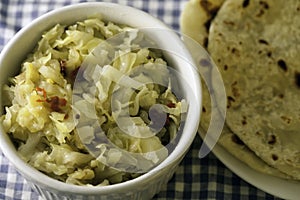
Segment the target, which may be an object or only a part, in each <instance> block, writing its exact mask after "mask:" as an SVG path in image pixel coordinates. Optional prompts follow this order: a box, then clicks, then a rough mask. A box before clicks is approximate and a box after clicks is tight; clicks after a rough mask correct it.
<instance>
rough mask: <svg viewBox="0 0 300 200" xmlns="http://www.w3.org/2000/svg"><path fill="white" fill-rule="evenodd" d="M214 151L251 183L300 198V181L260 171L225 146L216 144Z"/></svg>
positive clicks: (269, 190) (272, 191)
mask: <svg viewBox="0 0 300 200" xmlns="http://www.w3.org/2000/svg"><path fill="white" fill-rule="evenodd" d="M213 153H214V154H215V155H216V157H217V158H218V159H219V160H220V161H221V162H223V163H224V165H226V166H227V167H228V168H229V169H230V170H231V171H233V172H234V173H235V174H237V175H238V176H239V177H241V178H242V179H244V180H245V181H247V182H248V183H250V184H251V185H253V186H255V187H257V188H259V189H261V190H263V191H265V192H267V193H269V194H272V195H274V196H277V197H280V198H282V199H299V198H300V182H299V181H290V180H285V179H281V178H277V177H273V176H270V175H267V174H263V173H260V172H258V171H256V170H254V169H252V168H251V167H249V166H248V165H246V164H245V163H244V162H242V161H240V160H238V159H237V158H235V157H234V156H233V155H231V154H230V153H229V152H228V151H226V150H225V149H224V148H223V147H221V146H220V145H218V144H216V145H215V147H214V148H213Z"/></svg>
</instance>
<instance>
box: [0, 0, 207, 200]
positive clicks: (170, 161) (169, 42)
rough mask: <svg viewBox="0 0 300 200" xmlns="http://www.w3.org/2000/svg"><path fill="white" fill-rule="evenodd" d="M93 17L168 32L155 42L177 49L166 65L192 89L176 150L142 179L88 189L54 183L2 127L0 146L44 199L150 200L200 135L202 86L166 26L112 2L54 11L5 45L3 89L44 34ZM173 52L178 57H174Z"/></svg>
mask: <svg viewBox="0 0 300 200" xmlns="http://www.w3.org/2000/svg"><path fill="white" fill-rule="evenodd" d="M94 14H101V15H102V17H103V18H104V19H105V20H108V21H112V22H115V23H120V24H127V25H129V26H132V27H137V28H144V27H149V28H157V29H160V30H166V31H158V32H156V33H157V34H154V35H151V39H152V40H154V42H156V43H157V44H159V47H160V48H162V49H167V50H170V51H173V52H172V53H170V55H167V57H168V59H169V60H168V61H171V63H172V65H174V67H175V68H176V70H177V71H179V72H180V73H181V74H182V76H183V78H184V79H186V81H188V82H189V85H190V86H189V87H190V88H189V89H187V88H185V89H186V90H185V91H184V93H185V95H186V98H187V100H188V102H189V105H190V108H191V109H189V111H188V114H187V118H186V123H185V126H184V130H183V133H182V134H183V136H182V137H181V138H180V140H179V142H178V145H177V146H176V148H175V150H174V151H173V152H172V153H171V155H170V156H169V157H168V158H167V159H166V160H164V161H163V162H162V163H161V164H160V165H159V166H157V167H156V168H154V169H153V170H151V171H149V172H147V173H146V174H144V175H142V176H140V177H138V178H135V179H133V180H130V181H127V182H124V183H119V184H115V185H110V186H104V187H96V186H95V187H88V186H76V185H71V184H66V183H63V182H60V181H57V180H54V179H52V178H50V177H48V176H46V175H45V174H43V173H41V172H39V171H38V170H36V169H34V168H33V167H31V166H29V165H28V164H26V163H25V162H23V160H21V159H20V157H19V156H18V154H17V152H16V150H15V148H14V146H13V144H12V142H11V141H10V139H9V137H8V135H7V134H6V133H5V132H4V131H3V128H2V127H1V126H0V147H1V150H2V152H3V153H4V155H5V156H6V157H7V158H8V159H9V161H10V162H11V163H12V164H13V165H14V166H15V168H16V169H17V171H18V172H20V173H21V174H22V175H23V176H24V178H25V179H26V180H27V181H28V183H29V184H30V185H31V186H32V187H33V188H34V189H35V190H36V191H37V192H38V193H39V194H40V195H42V196H43V197H44V198H45V199H57V200H58V199H59V200H61V199H72V200H73V199H110V200H112V199H143V200H144V199H150V198H152V197H153V196H154V195H155V194H156V193H158V192H159V191H160V190H161V187H162V186H163V185H164V184H166V183H167V182H168V181H169V179H170V178H171V177H172V175H173V174H174V172H175V170H176V167H177V166H178V165H179V163H180V161H181V160H182V158H183V157H184V155H185V153H186V152H187V150H188V149H189V147H190V145H191V143H192V141H193V139H194V137H195V135H196V131H197V129H198V123H199V118H200V105H201V85H200V80H199V77H198V73H197V71H196V70H195V69H194V66H193V62H192V61H191V60H192V59H191V57H190V55H189V53H188V51H187V50H186V48H185V46H184V44H183V43H182V41H181V40H180V38H179V37H178V36H177V35H176V34H175V33H173V32H172V31H167V30H168V27H167V26H166V25H164V24H163V23H162V22H160V21H159V20H158V19H156V18H154V17H152V16H150V15H149V14H147V13H145V12H142V11H140V10H137V9H134V8H131V7H126V6H121V5H118V4H112V3H82V4H76V5H72V6H67V7H63V8H60V9H57V10H54V11H51V12H49V13H47V14H45V15H43V16H42V17H39V18H38V19H36V20H34V21H33V22H32V23H31V24H29V25H28V26H26V27H24V28H23V29H22V30H21V31H19V32H18V33H17V34H16V35H15V36H14V37H13V38H12V39H11V40H10V41H9V43H8V44H7V45H6V46H5V48H4V49H3V51H2V52H1V54H0V85H1V86H3V85H4V84H5V83H7V80H8V77H12V76H14V75H16V74H17V73H18V71H19V69H20V64H21V63H22V61H23V60H24V58H25V57H26V56H27V54H28V53H29V52H31V51H32V50H33V48H34V46H35V45H36V43H37V41H38V40H39V38H40V37H41V35H42V33H43V32H44V31H45V30H48V29H49V28H50V27H52V26H54V25H55V24H57V23H61V24H73V23H75V22H76V21H80V20H83V19H86V18H87V17H89V16H91V15H94ZM158 33H159V34H158ZM175 54H179V56H174V55H175ZM180 57H181V58H180ZM187 90H188V91H187ZM0 106H1V107H2V106H3V105H2V104H0Z"/></svg>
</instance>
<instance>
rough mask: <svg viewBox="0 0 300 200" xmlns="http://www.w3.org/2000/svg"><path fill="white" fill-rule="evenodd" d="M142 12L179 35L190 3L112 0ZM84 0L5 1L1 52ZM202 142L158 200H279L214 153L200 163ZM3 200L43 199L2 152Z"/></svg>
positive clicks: (0, 24)
mask: <svg viewBox="0 0 300 200" xmlns="http://www.w3.org/2000/svg"><path fill="white" fill-rule="evenodd" d="M104 1H105V2H113V3H119V4H124V5H129V6H132V7H136V8H139V9H142V10H144V11H146V12H148V13H150V14H151V15H153V16H155V17H157V18H159V19H160V20H162V21H163V22H165V23H166V24H167V25H169V26H170V27H172V28H173V29H174V30H175V31H179V16H180V13H181V11H182V9H183V7H184V4H185V3H186V2H187V1H186V0H111V1H106V0H104ZM80 2H86V1H80V0H26V1H21V0H1V2H0V51H1V50H2V49H3V47H4V46H5V44H6V43H7V42H8V41H9V39H10V38H12V37H13V36H14V34H15V33H16V32H17V31H19V30H20V29H21V28H22V27H24V26H25V25H27V24H28V23H30V22H31V21H32V20H33V19H35V18H37V17H39V16H40V15H42V14H44V13H46V12H48V11H50V10H53V9H55V8H60V7H62V6H64V5H69V4H75V3H80ZM201 143H202V141H201V139H200V137H199V136H198V135H197V136H196V138H195V141H194V142H193V144H192V146H191V149H190V150H189V152H188V154H187V155H186V157H185V158H184V160H183V161H182V163H181V164H180V166H179V168H178V169H177V171H176V173H175V175H174V176H173V178H172V179H171V180H170V182H169V183H168V184H167V185H166V186H165V187H164V188H163V189H162V191H161V192H160V193H159V194H157V195H156V196H155V197H154V199H157V200H162V199H278V198H276V197H274V196H272V195H270V194H267V193H265V192H263V191H261V190H259V189H257V188H255V187H253V186H252V185H250V184H248V183H247V182H245V181H243V180H242V179H241V178H239V177H238V176H237V175H235V174H234V173H232V172H231V171H230V170H229V169H228V168H226V167H225V166H224V165H223V164H222V163H221V162H220V161H219V160H218V159H217V158H216V157H215V156H214V155H213V154H212V153H210V154H209V155H208V156H206V157H205V158H202V159H199V158H198V152H199V149H200V146H201ZM0 199H14V200H18V199H22V200H24V199H25V200H26V199H32V200H38V199H42V197H40V196H39V195H38V194H37V193H36V192H35V191H33V190H32V189H31V188H30V187H29V185H28V184H27V182H26V181H25V180H24V179H23V177H22V176H21V175H20V174H19V173H18V172H16V171H15V169H14V167H13V166H12V165H11V164H10V163H9V161H8V160H7V158H6V157H5V156H4V155H3V154H2V152H0Z"/></svg>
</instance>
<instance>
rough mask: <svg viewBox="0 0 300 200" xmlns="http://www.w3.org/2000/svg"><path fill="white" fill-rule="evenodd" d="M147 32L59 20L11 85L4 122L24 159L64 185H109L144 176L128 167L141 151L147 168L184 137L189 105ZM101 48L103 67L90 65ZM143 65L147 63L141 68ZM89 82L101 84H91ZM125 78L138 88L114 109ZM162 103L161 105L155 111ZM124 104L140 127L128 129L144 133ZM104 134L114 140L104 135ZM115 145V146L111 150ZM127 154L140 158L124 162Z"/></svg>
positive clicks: (7, 88) (101, 23)
mask: <svg viewBox="0 0 300 200" xmlns="http://www.w3.org/2000/svg"><path fill="white" fill-rule="evenodd" d="M125 32H126V34H124V35H122V33H125ZM118 35H121V36H122V37H119V38H118V37H117V36H118ZM116 37H117V39H120V38H121V44H120V46H119V49H118V51H115V50H114V49H113V50H112V48H113V47H112V46H111V45H109V44H108V43H109V42H107V41H109V40H110V39H113V38H116ZM142 37H143V36H142V35H141V34H140V33H139V31H138V30H137V29H133V28H131V27H128V26H125V25H120V24H116V23H112V22H106V21H103V20H101V19H100V18H90V19H86V20H83V21H79V22H77V23H75V24H72V25H60V24H57V25H55V26H54V27H53V28H51V29H49V30H48V31H46V32H45V33H44V34H43V36H42V38H41V39H40V40H39V42H38V45H37V46H36V48H35V49H34V51H33V52H32V53H31V54H30V55H28V57H27V58H26V60H25V61H24V62H23V63H22V66H21V71H20V73H19V74H18V75H17V76H15V77H13V78H11V79H10V83H9V84H8V85H5V86H4V92H5V94H6V97H8V98H7V99H6V101H5V102H6V106H5V114H4V115H3V116H2V118H1V121H2V123H3V127H4V130H5V131H6V132H7V133H8V134H9V136H10V138H11V140H12V141H13V143H14V145H15V147H16V149H17V151H18V153H19V155H20V156H21V157H22V159H23V160H24V161H26V162H27V163H29V164H30V165H31V166H33V167H34V168H36V169H38V170H39V171H41V172H43V173H45V174H47V175H48V176H50V177H52V178H54V179H57V180H60V181H62V182H66V183H70V184H75V185H98V186H99V185H101V186H103V185H110V184H115V183H121V182H124V181H127V180H130V179H133V178H136V177H137V176H139V175H141V174H142V173H144V172H145V170H144V171H141V169H129V168H130V167H132V165H137V162H138V161H136V160H135V159H136V157H134V156H135V155H138V154H143V155H145V157H146V161H147V162H146V163H148V162H150V163H151V164H152V165H153V166H151V165H150V167H148V168H146V169H147V170H150V169H151V168H152V167H154V166H155V165H157V164H159V163H160V162H161V161H162V159H163V158H166V156H167V154H168V150H170V149H167V148H166V147H165V146H166V145H168V144H169V143H170V142H172V141H173V140H174V139H175V138H176V137H177V131H178V129H179V128H180V122H181V118H182V114H183V113H185V112H186V111H187V109H188V108H187V102H186V101H185V100H184V99H179V98H178V97H177V96H176V95H175V94H174V93H173V82H172V81H171V79H170V70H169V69H168V65H167V62H166V61H165V60H164V57H163V55H162V53H161V52H160V51H157V50H155V49H151V48H144V47H141V46H139V43H140V42H141V38H142ZM101 44H103V45H102V46H101ZM99 47H100V50H101V51H102V53H101V55H100V54H99V55H98V56H96V59H98V60H99V62H100V63H101V65H100V64H97V65H95V66H94V68H90V67H83V66H82V65H83V64H87V65H88V64H90V60H89V59H90V57H89V56H90V55H95V54H96V53H95V51H94V50H95V49H98V50H99ZM102 47H103V48H102ZM105 48H106V49H105ZM130 49H132V51H128V50H130ZM108 58H111V59H108ZM105 61H106V62H105ZM140 66H142V67H143V68H142V70H140V71H139V70H138V69H139V67H140ZM145 69H147V70H150V71H149V73H150V72H151V73H154V76H155V77H156V78H157V77H159V79H160V80H161V81H160V82H159V83H161V82H163V85H161V84H158V83H155V82H156V81H154V80H153V79H151V75H150V74H147V73H145ZM158 70H159V71H158ZM90 80H92V81H94V82H92V85H87V84H89V82H88V81H90ZM121 80H126V82H125V83H123V85H122V86H124V85H125V86H127V87H133V89H134V90H131V91H132V95H131V96H129V97H128V101H127V102H125V103H122V101H117V105H116V106H114V105H113V104H112V102H113V101H112V99H113V97H115V98H117V99H122V98H124V96H114V94H116V95H119V94H118V92H119V93H120V90H121V89H122V86H120V85H119V82H120V81H121ZM123 82H124V81H123ZM131 82H132V83H136V84H138V86H132V84H130V83H131ZM74 91H75V93H76V95H75V94H74ZM91 91H92V93H90V92H91ZM125 91H127V90H125ZM125 100H126V99H125ZM126 103H127V104H128V105H124V104H126ZM157 104H160V105H161V106H162V107H156V109H151V108H153V107H152V106H153V105H157ZM125 108H127V109H128V116H127V117H128V118H130V119H132V121H133V122H134V123H136V124H138V125H139V126H135V127H134V128H135V129H130V127H131V126H130V125H131V124H130V123H129V125H128V124H127V125H125V126H127V128H129V129H128V130H127V132H128V131H129V132H130V133H136V134H140V135H134V136H130V133H129V134H128V133H127V132H126V130H124V129H121V128H120V126H119V125H120V124H118V121H117V119H118V117H119V116H121V114H122V113H121V110H122V109H125ZM159 108H161V109H162V110H163V111H164V112H165V114H166V115H165V117H166V118H165V121H164V123H163V124H162V126H160V127H157V124H159V122H160V121H161V120H162V119H163V118H162V117H163V116H164V115H162V114H161V113H160V109H159ZM151 112H152V116H151ZM91 120H94V122H96V123H94V122H93V123H92V121H91ZM155 120H156V122H155ZM126 122H127V121H126ZM122 123H123V124H124V123H125V122H124V121H122V122H121V124H122ZM125 128H126V127H125ZM146 133H147V134H148V135H147V134H146ZM99 134H100V135H101V134H102V139H103V138H104V139H107V141H110V142H111V145H110V146H108V144H107V141H106V142H105V141H104V142H103V140H101V139H99V138H98V136H99ZM143 134H144V135H143ZM145 134H146V135H145ZM138 136H139V137H138ZM95 138H96V139H97V140H96V139H95ZM101 141H102V142H103V143H101ZM91 145H92V147H90V146H91ZM111 146H113V147H114V148H108V147H111ZM122 150H123V151H122ZM124 150H125V151H124ZM126 152H129V153H133V154H126ZM104 154H107V156H108V157H104ZM125 156H127V157H126V159H127V158H128V159H131V160H133V161H132V162H133V163H132V164H131V166H129V167H128V166H122V167H120V161H121V160H122V157H123V159H124V157H125ZM145 157H143V158H145ZM108 160H109V161H108ZM111 160H113V161H111ZM111 164H114V165H113V166H110V165H111ZM121 164H122V163H121ZM123 164H124V163H123ZM141 172H142V173H141Z"/></svg>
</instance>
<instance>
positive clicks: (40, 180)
mask: <svg viewBox="0 0 300 200" xmlns="http://www.w3.org/2000/svg"><path fill="white" fill-rule="evenodd" d="M101 6H104V7H109V8H112V9H123V10H124V9H125V10H126V11H127V12H133V13H136V14H138V15H140V16H142V17H145V18H147V19H151V20H152V23H154V24H155V25H156V26H157V27H159V28H163V29H169V27H168V26H167V25H165V24H164V23H163V22H161V21H160V20H159V19H157V18H155V17H153V16H151V15H150V14H148V13H146V12H144V11H142V10H139V9H136V8H133V7H130V6H125V5H121V4H116V3H107V2H85V3H77V4H73V5H67V6H64V7H61V8H58V9H54V10H52V11H49V12H48V13H46V14H43V15H41V16H40V17H38V18H36V19H34V20H33V21H32V22H31V23H30V24H28V25H26V26H24V27H23V28H22V29H21V30H20V31H19V32H17V33H16V34H15V36H14V37H13V38H12V39H11V40H10V41H9V42H8V43H7V44H6V45H5V46H4V48H3V50H2V51H1V53H0V70H1V68H2V65H1V64H2V59H3V58H5V56H6V54H7V52H8V51H9V49H10V48H12V47H13V46H14V45H15V44H16V43H17V42H18V40H20V39H22V35H23V34H24V33H26V32H28V31H30V30H31V29H33V28H35V27H36V26H37V25H38V24H41V23H43V22H45V21H48V20H49V18H53V17H55V16H56V15H59V14H61V13H63V12H66V11H71V10H73V9H87V8H89V7H101ZM178 42H180V43H182V45H184V43H183V42H182V41H181V40H180V39H179V38H178ZM187 52H188V51H186V54H185V56H187V55H189V53H187ZM190 58H191V57H190ZM189 60H192V59H189ZM191 63H192V61H191ZM194 66H195V65H194ZM194 81H196V82H198V85H197V86H196V87H197V89H198V91H197V92H196V94H197V98H198V99H197V100H198V101H199V105H198V106H199V109H198V111H199V112H195V115H193V116H194V117H195V118H196V119H195V123H196V124H195V125H194V126H193V127H188V128H189V131H190V132H191V133H189V136H190V137H191V138H189V139H188V140H187V142H185V143H184V144H185V146H183V145H181V146H180V148H176V149H175V150H174V152H172V154H171V155H169V156H168V158H167V159H166V160H164V161H163V162H162V163H161V164H159V165H158V166H157V167H155V168H154V169H152V170H151V171H149V172H147V173H145V174H143V175H141V176H139V177H137V178H134V179H132V180H128V181H126V182H122V183H117V184H113V185H108V186H105V187H97V186H96V187H87V186H78V185H72V184H67V183H64V182H61V181H58V180H56V179H53V178H51V177H49V176H47V175H45V174H43V173H42V172H40V171H38V170H36V169H35V168H33V167H31V166H30V165H29V164H27V163H26V162H24V161H23V160H22V159H21V158H20V157H19V156H18V155H17V151H16V150H15V149H12V148H10V147H11V145H9V144H8V143H7V142H6V141H8V139H9V138H8V136H7V134H6V133H5V132H4V130H3V127H2V126H0V149H1V150H2V152H3V154H4V155H5V156H6V158H7V159H8V160H9V162H10V163H12V165H13V166H14V167H15V168H16V169H17V171H18V172H20V173H21V174H22V175H23V176H24V177H25V179H26V180H28V179H29V180H30V181H31V182H33V183H34V184H37V185H38V186H42V187H44V188H46V189H50V190H54V191H60V192H67V193H72V194H83V195H84V194H104V193H105V194H108V193H113V192H120V191H123V192H128V189H130V188H132V187H134V186H136V185H137V184H145V180H148V179H149V178H151V177H155V175H157V174H158V173H159V171H160V170H163V169H165V168H167V167H168V166H169V165H171V164H172V162H174V161H175V160H176V158H182V157H183V156H184V154H185V153H186V151H187V150H188V148H189V147H190V146H191V144H192V142H193V139H194V137H195V136H196V134H197V129H198V124H199V121H200V113H201V110H200V107H201V103H202V98H201V96H202V95H201V92H202V90H201V82H200V79H199V77H197V75H196V74H195V77H194ZM32 176H33V178H32Z"/></svg>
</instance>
